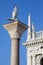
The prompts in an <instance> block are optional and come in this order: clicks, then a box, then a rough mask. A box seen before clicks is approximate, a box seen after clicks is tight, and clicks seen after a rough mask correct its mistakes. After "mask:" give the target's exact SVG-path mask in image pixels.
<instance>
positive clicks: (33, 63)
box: [32, 55, 35, 65]
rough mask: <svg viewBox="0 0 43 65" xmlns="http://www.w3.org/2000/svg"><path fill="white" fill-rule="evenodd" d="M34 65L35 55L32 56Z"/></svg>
mask: <svg viewBox="0 0 43 65" xmlns="http://www.w3.org/2000/svg"><path fill="white" fill-rule="evenodd" d="M32 65H35V55H33V56H32Z"/></svg>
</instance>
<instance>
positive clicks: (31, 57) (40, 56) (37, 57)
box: [23, 14, 43, 65]
mask: <svg viewBox="0 0 43 65" xmlns="http://www.w3.org/2000/svg"><path fill="white" fill-rule="evenodd" d="M28 26H29V28H28V33H27V39H26V42H24V43H23V45H25V46H26V50H27V53H26V54H27V65H43V31H39V32H35V27H34V24H33V23H32V22H31V20H30V14H29V16H28Z"/></svg>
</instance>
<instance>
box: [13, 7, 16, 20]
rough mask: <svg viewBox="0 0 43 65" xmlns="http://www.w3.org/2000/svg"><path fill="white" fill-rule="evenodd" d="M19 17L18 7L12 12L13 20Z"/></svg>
mask: <svg viewBox="0 0 43 65" xmlns="http://www.w3.org/2000/svg"><path fill="white" fill-rule="evenodd" d="M16 16H17V7H16V6H15V7H14V9H13V12H12V18H13V19H15V18H16Z"/></svg>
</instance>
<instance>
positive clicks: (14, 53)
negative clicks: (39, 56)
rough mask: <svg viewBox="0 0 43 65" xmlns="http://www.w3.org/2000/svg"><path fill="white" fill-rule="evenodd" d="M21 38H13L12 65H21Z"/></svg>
mask: <svg viewBox="0 0 43 65" xmlns="http://www.w3.org/2000/svg"><path fill="white" fill-rule="evenodd" d="M19 41H20V40H19V39H17V38H16V39H12V43H11V65H19Z"/></svg>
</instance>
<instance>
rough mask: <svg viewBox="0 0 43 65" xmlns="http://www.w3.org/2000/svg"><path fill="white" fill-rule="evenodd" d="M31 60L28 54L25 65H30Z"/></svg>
mask: <svg viewBox="0 0 43 65" xmlns="http://www.w3.org/2000/svg"><path fill="white" fill-rule="evenodd" d="M31 60H32V58H31V56H29V54H28V55H27V65H31V64H32V62H31Z"/></svg>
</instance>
